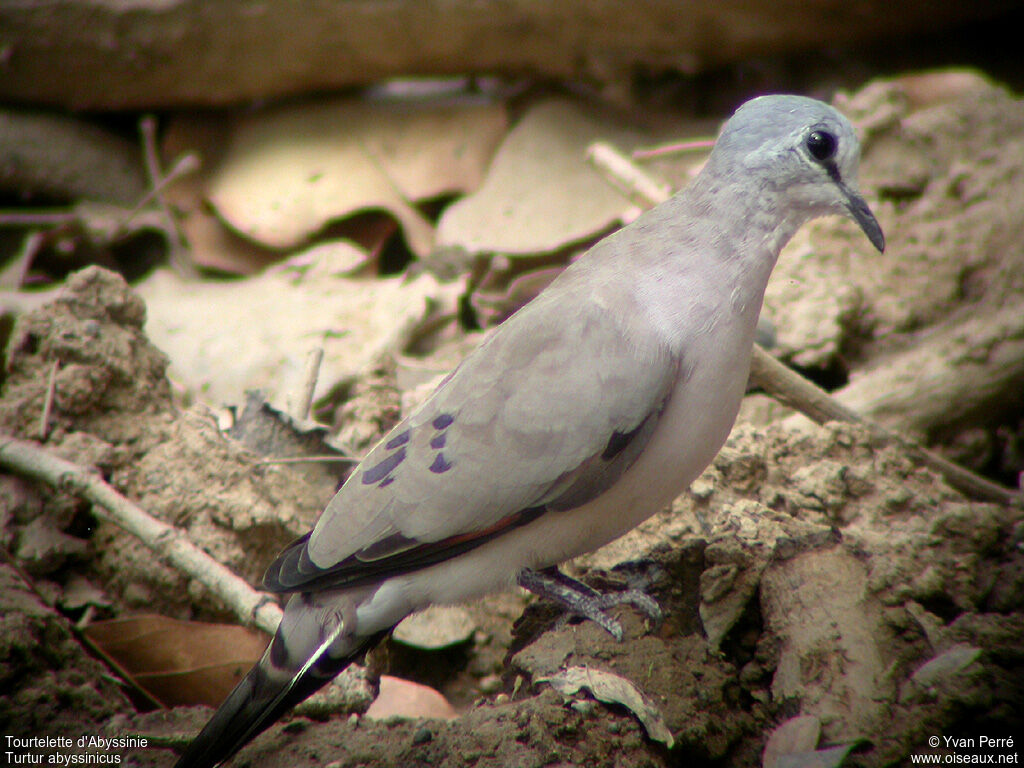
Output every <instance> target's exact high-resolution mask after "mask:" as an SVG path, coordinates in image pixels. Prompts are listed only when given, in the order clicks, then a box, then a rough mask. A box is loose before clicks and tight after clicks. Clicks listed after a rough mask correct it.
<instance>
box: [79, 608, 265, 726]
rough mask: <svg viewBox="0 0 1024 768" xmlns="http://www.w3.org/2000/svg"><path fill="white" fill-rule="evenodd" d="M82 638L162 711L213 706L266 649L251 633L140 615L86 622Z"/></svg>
mask: <svg viewBox="0 0 1024 768" xmlns="http://www.w3.org/2000/svg"><path fill="white" fill-rule="evenodd" d="M82 634H83V635H84V636H85V638H86V639H87V640H88V641H89V643H90V645H91V646H92V647H93V648H94V650H96V651H97V652H98V653H99V654H100V655H101V656H102V657H103V658H104V660H106V661H107V662H108V663H109V664H110V665H111V666H113V667H114V668H115V669H118V670H120V671H121V672H122V674H123V676H124V678H125V679H126V680H128V681H129V682H131V683H133V684H134V685H135V686H136V687H137V688H139V689H140V690H142V691H144V692H145V694H146V695H147V696H148V697H149V698H151V699H152V700H153V701H154V702H156V703H158V704H160V705H161V706H164V707H174V706H190V705H193V704H206V705H208V706H211V707H215V706H217V705H218V704H220V702H221V701H223V700H224V697H225V696H227V695H228V693H230V692H231V689H232V688H234V687H235V685H236V684H237V683H238V681H239V680H241V679H242V676H243V675H245V673H246V672H248V671H249V667H251V666H252V665H253V664H254V663H255V662H256V660H257V659H259V657H260V656H262V655H263V650H264V648H266V645H267V637H266V635H264V634H263V633H261V632H258V631H256V630H254V629H247V628H245V627H239V626H235V625H229V624H204V623H200V622H195V621H180V620H178V619H170V618H167V617H166V616H157V615H155V614H143V615H139V616H129V617H125V618H120V619H112V620H110V621H100V622H96V623H94V624H90V625H89V626H88V627H86V628H85V629H84V630H83V632H82Z"/></svg>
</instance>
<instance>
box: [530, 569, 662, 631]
mask: <svg viewBox="0 0 1024 768" xmlns="http://www.w3.org/2000/svg"><path fill="white" fill-rule="evenodd" d="M519 585H520V586H522V587H524V588H525V589H528V590H529V591H530V592H533V593H534V594H535V595H538V596H540V597H546V598H548V599H550V600H553V601H554V602H556V603H558V604H559V605H561V606H562V607H563V608H565V609H566V611H567V613H566V614H565V615H564V616H562V617H561V618H560V619H559V620H558V622H557V624H556V626H562V625H564V624H565V623H567V622H568V621H569V619H570V618H571V617H572V616H582V617H583V618H585V619H590V620H591V621H593V622H594V623H595V624H597V625H598V626H600V627H602V628H603V629H604V630H605V631H606V632H607V633H608V634H610V635H611V636H612V637H614V638H615V639H616V640H617V641H619V642H622V625H621V624H620V623H619V621H618V620H617V619H615V618H613V617H612V616H610V615H609V614H608V613H607V611H608V609H609V608H614V607H616V606H619V605H623V604H629V605H632V606H634V607H635V608H637V609H639V610H640V611H641V612H642V613H643V614H644V615H646V616H647V617H648V618H649V619H650V620H651V621H652V622H654V625H655V626H656V627H657V626H658V625H660V624H661V622H662V621H663V620H664V614H663V613H662V610H661V607H660V606H659V605H658V603H657V601H656V600H654V598H652V597H651V596H650V595H647V594H645V593H644V592H641V591H640V590H639V589H628V590H625V591H624V592H608V593H601V592H598V591H597V590H595V589H593V588H591V587H588V586H587V585H586V584H583V583H582V582H579V581H576V580H575V579H572V578H570V577H568V576H566V575H565V574H564V573H562V572H561V571H559V570H558V569H556V568H548V569H546V570H544V571H534V570H531V569H527V570H524V571H522V572H521V573H520V574H519Z"/></svg>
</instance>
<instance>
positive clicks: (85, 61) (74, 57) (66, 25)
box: [0, 0, 1015, 109]
mask: <svg viewBox="0 0 1024 768" xmlns="http://www.w3.org/2000/svg"><path fill="white" fill-rule="evenodd" d="M1014 6H1015V3H1013V2H1010V1H1009V0H982V2H978V3H931V2H927V1H926V0H908V1H907V2H903V3H896V4H893V3H891V2H883V0H867V1H866V2H859V3H849V2H842V1H841V0H815V1H814V2H802V1H798V0H784V1H783V2H778V3H761V2H757V0H723V2H719V3H680V2H678V0H636V2H632V3H629V4H626V5H624V4H622V3H621V2H616V1H614V0H560V1H557V2H551V1H550V0H508V2H502V3H493V2H491V3H482V2H477V0H390V1H386V0H332V1H331V2H328V1H326V0H319V1H318V2H310V3H295V2H292V1H291V0H223V1H222V2H221V1H218V2H214V3H211V2H206V0H130V1H129V0H49V1H48V2H5V3H0V30H2V33H0V66H2V70H0V71H2V77H0V98H2V99H5V100H7V101H17V102H27V103H33V104H40V105H54V106H61V107H67V108H76V109H142V108H169V107H181V106H189V105H228V104H237V103H240V102H245V101H250V100H255V99H273V98H280V97H284V96H288V95H294V94H300V93H309V92H313V91H323V90H327V89H336V88H340V87H345V86H352V85H360V84H366V83H371V82H375V81H378V80H380V79H382V78H388V77H394V76H399V75H451V74H474V73H482V74H501V75H516V74H535V75H541V76H546V77H553V78H570V79H582V80H583V81H584V82H588V83H591V84H594V85H596V86H597V87H598V88H601V87H603V86H604V85H607V84H612V85H616V84H619V83H622V82H624V81H626V80H627V78H629V77H630V76H631V75H632V74H634V73H635V72H637V71H647V72H654V73H658V72H663V71H667V70H673V71H679V72H683V73H696V72H700V71H703V70H707V69H709V68H712V67H716V66H721V65H723V64H726V63H728V62H732V61H737V60H741V59H744V58H749V57H752V56H766V55H773V54H784V53H788V52H797V51H803V50H809V49H819V48H827V47H832V46H837V45H848V44H857V43H864V42H868V41H876V40H881V39H886V38H889V39H898V38H899V37H900V36H904V35H907V34H912V33H914V32H915V31H920V32H924V31H927V32H929V33H932V34H933V33H934V32H935V31H936V30H940V29H942V28H944V27H947V28H948V27H951V26H955V25H956V24H958V23H961V22H964V21H968V20H976V19H983V18H989V17H992V16H993V15H995V14H997V13H998V12H1000V11H1002V10H1005V9H1010V8H1013V7H1014Z"/></svg>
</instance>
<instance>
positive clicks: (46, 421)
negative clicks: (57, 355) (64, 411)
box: [39, 360, 60, 442]
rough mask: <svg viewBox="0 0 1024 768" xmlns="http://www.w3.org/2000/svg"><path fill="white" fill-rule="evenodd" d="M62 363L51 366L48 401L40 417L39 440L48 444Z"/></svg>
mask: <svg viewBox="0 0 1024 768" xmlns="http://www.w3.org/2000/svg"><path fill="white" fill-rule="evenodd" d="M58 368H60V361H59V360H54V361H53V365H51V366H50V378H49V380H48V381H47V382H46V399H45V400H43V413H42V414H41V415H40V417H39V439H40V440H42V441H43V442H46V438H47V437H49V436H50V419H51V418H52V417H53V396H54V394H55V392H56V391H57V369H58Z"/></svg>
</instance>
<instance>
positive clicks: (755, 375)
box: [588, 145, 1024, 506]
mask: <svg viewBox="0 0 1024 768" xmlns="http://www.w3.org/2000/svg"><path fill="white" fill-rule="evenodd" d="M588 156H589V157H590V159H591V160H592V161H593V162H594V163H595V164H598V165H599V167H600V168H601V170H602V171H603V172H604V173H606V174H608V175H610V176H614V177H616V178H617V179H618V181H619V183H620V184H622V185H624V186H628V187H629V188H630V189H631V190H632V192H633V194H635V195H636V196H639V197H645V199H646V202H647V204H648V205H657V204H658V203H660V202H662V201H664V200H665V199H666V198H665V197H661V196H660V195H659V194H654V195H648V194H646V190H648V189H651V186H650V185H649V184H648V183H647V181H646V180H645V177H646V178H649V176H648V174H647V172H646V171H644V170H643V169H642V168H640V167H639V166H637V165H636V164H635V163H634V162H633V161H632V160H630V159H629V158H628V157H626V156H625V155H623V154H622V153H621V152H619V151H618V150H617V149H615V147H612V146H611V145H604V146H603V147H602V150H601V152H600V153H593V152H590V153H588ZM623 169H625V171H623ZM638 180H639V181H638ZM750 377H751V380H752V381H754V382H755V383H756V384H758V385H760V386H761V387H762V388H763V389H764V390H765V392H767V393H768V394H769V395H771V396H772V397H774V398H775V399H776V400H778V401H779V402H781V403H783V404H784V405H788V406H790V407H791V408H794V409H796V410H797V411H799V412H800V413H802V414H804V415H805V416H807V417H808V418H809V419H811V420H812V421H814V422H816V423H818V424H823V423H824V422H826V421H829V420H836V421H846V422H849V423H851V424H863V425H864V426H865V427H867V428H868V429H869V430H870V431H871V433H872V434H875V435H878V436H881V437H884V438H886V439H890V440H897V441H899V442H900V444H901V445H903V446H904V448H905V449H906V451H907V454H908V455H909V456H910V457H911V458H913V459H914V460H916V461H918V462H919V463H921V464H924V465H925V466H926V467H928V468H930V469H933V470H935V471H936V472H938V473H939V474H941V475H942V476H943V477H944V478H945V479H946V481H947V482H948V483H949V484H950V485H951V486H953V487H954V488H956V489H957V490H959V491H960V492H961V493H964V494H965V495H967V496H969V497H972V498H978V499H986V500H989V501H997V502H999V503H1001V504H1007V505H1013V506H1020V505H1022V504H1024V494H1021V493H1019V492H1014V491H1011V490H1010V489H1008V488H1004V487H1003V486H1001V485H998V484H997V483H993V482H992V481H990V480H986V479H985V478H983V477H981V476H980V475H978V474H975V473H974V472H971V471H970V470H969V469H967V468H966V467H961V466H960V465H959V464H954V463H953V462H951V461H949V460H948V459H946V458H944V457H942V456H940V455H938V454H937V453H935V452H934V451H929V450H928V449H927V448H924V447H923V446H920V445H918V444H917V443H914V442H913V441H911V440H908V439H906V438H905V437H903V436H902V435H898V434H896V433H895V432H891V431H889V430H888V429H885V428H884V427H882V426H881V425H880V424H876V423H875V422H872V421H869V420H867V419H865V418H863V417H862V416H861V415H860V414H858V413H856V412H855V411H852V410H850V409H849V408H847V407H846V406H845V405H843V404H842V403H840V402H839V401H838V400H836V399H835V398H833V397H832V396H830V395H829V394H828V393H827V392H825V390H823V389H820V388H819V387H818V386H817V385H815V384H814V383H813V382H810V381H808V380H807V379H805V378H804V377H803V376H801V375H800V374H798V373H797V372H796V371H794V370H792V369H791V368H788V367H787V366H785V365H783V364H782V363H780V362H779V361H778V360H776V359H775V358H774V357H772V356H771V355H770V354H768V353H767V352H765V351H764V349H762V348H761V347H760V346H759V345H757V344H755V345H754V350H753V356H752V358H751V363H750Z"/></svg>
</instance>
